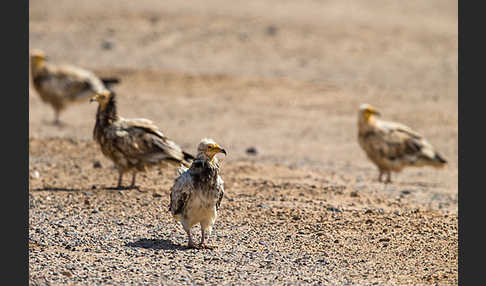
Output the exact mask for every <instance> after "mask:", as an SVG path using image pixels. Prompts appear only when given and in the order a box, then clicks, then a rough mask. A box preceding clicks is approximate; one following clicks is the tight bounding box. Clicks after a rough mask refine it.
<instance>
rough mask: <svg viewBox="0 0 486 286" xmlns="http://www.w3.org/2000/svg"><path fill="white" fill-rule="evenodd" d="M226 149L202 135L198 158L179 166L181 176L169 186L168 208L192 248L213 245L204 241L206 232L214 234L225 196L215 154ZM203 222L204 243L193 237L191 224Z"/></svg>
mask: <svg viewBox="0 0 486 286" xmlns="http://www.w3.org/2000/svg"><path fill="white" fill-rule="evenodd" d="M217 153H223V154H225V155H226V151H225V150H224V149H223V148H222V147H220V146H219V145H218V144H216V142H214V140H212V139H208V138H205V139H202V140H201V142H200V143H199V145H198V148H197V156H196V159H195V160H194V161H193V162H192V165H191V167H190V168H184V167H181V168H179V173H180V176H179V177H178V178H177V179H176V180H175V181H174V185H173V186H172V188H171V190H170V206H169V211H170V212H171V214H172V216H173V217H174V218H175V219H176V220H177V221H179V222H181V224H182V227H183V228H184V230H185V231H186V233H187V236H188V240H189V243H188V246H189V248H209V249H211V248H213V247H212V246H209V245H206V244H205V243H204V240H205V236H206V234H207V235H208V236H209V235H210V234H211V230H212V226H213V224H214V222H215V221H216V218H217V215H218V210H219V207H220V205H221V200H222V199H223V194H224V188H223V183H224V182H223V179H222V178H221V176H220V175H219V171H220V170H219V169H220V166H219V163H218V160H217V158H216V157H215V155H216V154H217ZM196 224H200V225H201V243H200V244H199V246H196V245H195V244H194V242H193V240H192V236H191V228H192V226H194V225H196Z"/></svg>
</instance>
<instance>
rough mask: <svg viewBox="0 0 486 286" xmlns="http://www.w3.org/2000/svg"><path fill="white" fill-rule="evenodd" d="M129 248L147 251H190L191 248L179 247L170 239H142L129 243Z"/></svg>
mask: <svg viewBox="0 0 486 286" xmlns="http://www.w3.org/2000/svg"><path fill="white" fill-rule="evenodd" d="M126 246H128V247H140V248H145V249H153V250H160V249H163V250H188V249H189V248H188V247H186V246H182V245H178V244H174V243H172V241H170V240H168V239H147V238H142V239H139V240H137V241H135V242H129V243H127V244H126Z"/></svg>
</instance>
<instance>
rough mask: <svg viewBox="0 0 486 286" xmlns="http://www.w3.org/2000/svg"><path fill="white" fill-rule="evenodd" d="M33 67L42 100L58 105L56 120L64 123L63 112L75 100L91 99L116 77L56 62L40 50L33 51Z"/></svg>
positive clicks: (107, 87)
mask: <svg viewBox="0 0 486 286" xmlns="http://www.w3.org/2000/svg"><path fill="white" fill-rule="evenodd" d="M30 63H31V64H30V67H31V75H32V81H33V84H34V88H35V90H36V91H37V93H38V94H39V96H40V98H41V100H42V101H43V102H45V103H47V104H50V105H51V106H52V108H53V109H54V115H55V118H54V124H56V125H61V122H60V120H59V116H60V113H61V112H62V111H63V110H64V109H65V108H66V107H67V106H69V105H71V104H73V103H75V102H81V101H86V102H87V101H88V99H89V98H90V97H92V96H93V95H94V94H95V93H96V92H103V91H105V90H107V89H109V88H110V87H111V86H112V85H113V84H116V83H119V79H116V78H102V79H100V78H98V77H97V76H96V75H94V74H93V73H92V72H90V71H87V70H85V69H82V68H79V67H75V66H71V65H54V64H51V63H48V62H47V57H46V55H45V54H44V52H42V51H40V50H33V51H32V52H31V55H30Z"/></svg>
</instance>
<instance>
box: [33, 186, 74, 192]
mask: <svg viewBox="0 0 486 286" xmlns="http://www.w3.org/2000/svg"><path fill="white" fill-rule="evenodd" d="M32 191H34V192H43V191H54V192H79V191H81V189H70V188H58V187H43V188H37V189H33V190H32Z"/></svg>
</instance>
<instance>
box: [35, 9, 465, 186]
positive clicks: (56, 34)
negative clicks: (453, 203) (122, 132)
mask: <svg viewBox="0 0 486 286" xmlns="http://www.w3.org/2000/svg"><path fill="white" fill-rule="evenodd" d="M29 4H30V5H29V17H30V22H29V30H30V31H29V33H30V35H29V39H30V43H29V45H30V48H31V49H33V48H38V49H43V50H44V51H45V52H46V54H47V55H48V56H49V58H50V60H51V62H54V63H68V64H73V65H78V66H81V67H84V68H87V69H90V70H92V71H94V72H95V73H96V74H98V75H102V76H116V77H120V79H121V81H122V82H121V84H119V85H118V86H116V87H115V90H116V91H117V93H118V95H119V99H118V102H119V104H118V106H119V113H120V115H121V116H124V117H144V118H149V119H151V120H153V121H154V122H155V123H156V124H157V125H158V126H159V127H160V128H161V130H163V132H164V133H165V134H166V135H167V136H168V137H169V138H172V139H174V141H176V142H177V143H179V144H180V145H181V146H183V147H184V148H186V149H189V150H195V148H196V144H197V143H198V142H199V140H200V139H201V138H203V137H212V138H214V139H215V140H216V141H217V142H219V143H221V145H223V146H224V147H225V148H226V149H227V150H228V151H229V154H230V156H229V157H228V158H227V159H228V160H252V161H258V162H262V163H277V164H285V165H288V166H291V167H308V168H313V169H318V170H325V171H329V172H335V173H337V174H343V175H345V176H347V177H348V178H351V179H352V180H361V178H366V179H371V178H372V179H375V177H376V175H377V172H376V169H375V167H374V166H373V165H372V164H371V163H370V162H369V161H368V160H367V159H366V156H365V154H364V153H363V151H362V150H361V149H360V148H359V146H358V143H357V110H358V107H359V105H360V104H361V103H364V102H367V103H370V104H373V105H375V106H376V107H377V108H378V109H380V110H381V112H382V114H383V116H384V118H386V119H390V120H396V121H400V122H402V123H404V124H407V125H409V126H411V127H412V128H414V129H416V130H417V131H418V132H420V133H422V134H423V135H424V136H425V137H426V138H428V139H429V141H430V142H431V143H432V144H433V145H435V146H436V147H437V148H438V150H439V151H441V153H443V155H444V156H445V157H446V158H447V159H448V160H449V162H450V164H449V165H448V166H447V167H446V169H444V170H440V171H437V170H434V169H427V168H424V169H407V170H405V171H404V172H403V173H402V174H400V175H399V176H397V177H396V180H397V181H398V182H400V181H409V182H410V181H421V182H429V183H430V185H428V186H429V187H430V188H433V189H435V190H436V191H437V192H442V193H444V192H445V193H449V194H457V154H458V150H457V148H458V147H457V136H458V121H457V120H458V103H457V99H458V15H457V1H446V0H430V1H418V0H412V1H372V0H369V1H342V0H330V1H324V0H322V1H319V0H303V1H282V0H279V1H277V0H264V1H261V0H246V1H224V0H205V1H176V0H173V1H158V0H139V1H128V0H103V1H95V0H83V1H59V0H33V1H30V3H29ZM95 112H96V106H95V104H91V105H90V104H88V103H86V104H79V105H77V106H75V107H73V108H69V109H67V110H66V111H65V112H64V113H63V114H62V116H61V119H62V120H63V121H64V122H65V123H67V126H66V127H63V128H58V127H56V126H52V125H50V124H48V122H50V121H51V120H52V118H53V113H52V109H51V108H50V107H49V106H48V105H45V104H43V103H42V102H41V101H40V98H39V97H38V96H37V94H36V92H35V91H34V90H33V89H32V88H30V98H29V116H30V128H29V136H30V137H31V138H40V139H42V138H51V137H63V138H64V137H68V138H76V139H83V140H84V139H85V140H91V136H92V129H93V127H94V122H95ZM249 148H250V149H252V151H255V152H247V151H248V149H249ZM351 179H350V180H351Z"/></svg>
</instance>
